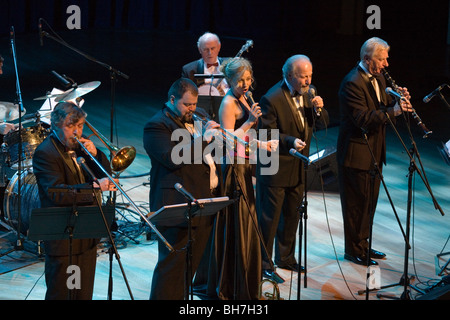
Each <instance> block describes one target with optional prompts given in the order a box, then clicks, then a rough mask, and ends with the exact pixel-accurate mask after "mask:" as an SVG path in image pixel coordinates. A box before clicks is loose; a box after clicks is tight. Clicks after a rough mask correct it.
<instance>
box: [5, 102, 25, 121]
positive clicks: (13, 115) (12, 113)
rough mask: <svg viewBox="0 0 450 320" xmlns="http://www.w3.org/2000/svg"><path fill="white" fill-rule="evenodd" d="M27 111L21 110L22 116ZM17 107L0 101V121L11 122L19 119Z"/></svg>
mask: <svg viewBox="0 0 450 320" xmlns="http://www.w3.org/2000/svg"><path fill="white" fill-rule="evenodd" d="M26 112H27V111H26V110H25V108H23V112H22V116H23V115H24V114H25V113H26ZM19 115H20V113H19V105H18V104H15V103H12V102H3V101H0V121H1V122H4V121H12V120H15V119H18V118H19Z"/></svg>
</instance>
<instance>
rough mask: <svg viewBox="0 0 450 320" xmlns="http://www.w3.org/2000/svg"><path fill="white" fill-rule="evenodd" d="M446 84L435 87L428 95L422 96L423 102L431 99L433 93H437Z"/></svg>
mask: <svg viewBox="0 0 450 320" xmlns="http://www.w3.org/2000/svg"><path fill="white" fill-rule="evenodd" d="M446 85H447V84H442V85H440V86H439V87H437V88H436V89H434V90H433V92H431V93H430V94H429V95H427V96H425V97H424V98H423V102H425V103H428V102H430V100H431V99H433V98H434V96H435V95H437V94H438V93H439V92H440V91H441V90H442V89H443V88H444V87H445V86H446Z"/></svg>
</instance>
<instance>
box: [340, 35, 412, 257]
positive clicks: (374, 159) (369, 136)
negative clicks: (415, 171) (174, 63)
mask: <svg viewBox="0 0 450 320" xmlns="http://www.w3.org/2000/svg"><path fill="white" fill-rule="evenodd" d="M389 49H390V47H389V45H388V44H387V43H386V42H385V41H384V40H382V39H380V38H376V37H374V38H370V39H368V40H367V41H366V42H365V43H364V44H363V45H362V47H361V50H360V61H359V63H358V64H357V65H356V66H355V67H354V68H353V69H352V70H351V71H350V72H349V73H348V74H347V75H346V76H345V78H344V79H343V81H342V83H341V86H340V89H339V105H340V128H339V136H338V140H337V152H336V156H337V163H338V180H339V191H340V196H341V206H342V214H343V224H344V239H345V255H344V258H345V259H347V260H350V261H352V262H354V263H356V264H360V265H376V264H378V263H377V262H376V261H374V260H373V259H383V258H385V256H386V255H385V253H383V252H380V251H377V250H374V249H371V250H370V252H369V234H370V228H371V225H372V222H373V216H374V213H375V208H376V204H377V200H378V194H379V188H380V182H381V181H380V176H379V175H378V174H377V170H376V168H377V167H378V169H379V170H380V171H379V172H380V173H381V171H382V165H383V164H386V128H385V127H386V123H387V117H390V118H391V119H392V120H393V121H395V116H398V115H400V114H401V112H402V110H404V111H411V104H410V103H409V98H410V96H409V93H408V90H407V89H406V88H399V90H401V92H402V94H403V95H404V97H405V98H406V99H405V100H402V101H401V102H400V104H399V103H397V102H396V101H395V100H394V99H392V98H391V97H390V96H389V95H387V94H386V92H385V89H386V79H385V78H384V77H383V76H382V74H381V72H382V69H384V68H386V67H388V62H387V59H388V58H389ZM372 154H373V156H372ZM375 166H376V167H375Z"/></svg>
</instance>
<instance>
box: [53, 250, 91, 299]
mask: <svg viewBox="0 0 450 320" xmlns="http://www.w3.org/2000/svg"><path fill="white" fill-rule="evenodd" d="M70 260H71V263H69V261H70ZM96 264H97V247H96V246H94V247H93V248H92V249H89V250H87V251H85V252H83V253H81V254H77V255H72V258H71V259H70V257H69V256H51V255H46V256H45V283H46V285H47V292H46V294H45V299H46V300H91V299H92V294H93V292H94V278H95V267H96ZM69 265H72V266H75V267H79V274H78V272H76V271H71V270H72V269H68V267H69ZM68 271H69V273H68ZM78 275H79V276H80V277H79V279H77V278H76V277H78ZM78 280H79V282H78ZM78 284H79V285H80V286H79V289H77V288H76V287H77V286H78ZM69 288H70V290H69Z"/></svg>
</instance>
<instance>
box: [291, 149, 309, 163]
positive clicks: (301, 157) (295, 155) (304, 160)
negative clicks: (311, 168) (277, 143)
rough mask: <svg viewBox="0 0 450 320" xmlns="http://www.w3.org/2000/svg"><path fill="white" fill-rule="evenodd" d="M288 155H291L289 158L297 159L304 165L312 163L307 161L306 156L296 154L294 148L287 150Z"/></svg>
mask: <svg viewBox="0 0 450 320" xmlns="http://www.w3.org/2000/svg"><path fill="white" fill-rule="evenodd" d="M289 153H290V154H291V156H294V157H296V158H299V159H300V160H302V161H303V162H304V163H307V164H311V162H312V161H311V160H309V158H308V157H307V156H304V155H302V154H301V153H300V152H298V151H297V150H295V149H294V148H291V150H289Z"/></svg>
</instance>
